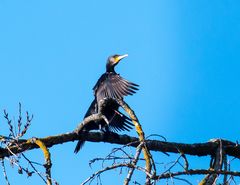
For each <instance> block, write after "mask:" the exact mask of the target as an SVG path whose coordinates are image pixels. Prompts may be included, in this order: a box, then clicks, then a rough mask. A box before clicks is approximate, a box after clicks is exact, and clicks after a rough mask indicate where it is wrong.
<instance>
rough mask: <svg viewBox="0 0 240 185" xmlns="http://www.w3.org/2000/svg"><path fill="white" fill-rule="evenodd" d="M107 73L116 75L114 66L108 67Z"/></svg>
mask: <svg viewBox="0 0 240 185" xmlns="http://www.w3.org/2000/svg"><path fill="white" fill-rule="evenodd" d="M106 72H107V73H116V72H115V70H114V67H112V66H111V67H108V66H107V68H106Z"/></svg>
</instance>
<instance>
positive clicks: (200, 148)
mask: <svg viewBox="0 0 240 185" xmlns="http://www.w3.org/2000/svg"><path fill="white" fill-rule="evenodd" d="M1 137H2V138H4V136H0V138H1ZM39 139H40V140H41V141H42V142H44V144H45V145H46V147H48V148H49V147H52V146H54V145H57V144H63V143H66V142H70V141H77V140H79V139H81V140H86V141H90V142H107V143H112V144H120V145H129V146H132V147H137V146H138V145H139V139H138V138H136V137H131V136H128V135H118V137H116V134H114V135H109V136H108V137H105V136H104V133H100V132H89V133H86V132H82V133H81V134H80V135H78V134H76V133H75V132H70V133H66V134H60V135H55V136H49V137H45V138H39ZM145 142H146V144H147V147H148V149H149V150H152V151H160V152H170V153H179V151H181V152H182V153H184V154H188V155H196V156H206V155H213V154H215V151H216V149H217V147H218V144H217V143H214V142H206V143H194V144H184V143H174V142H163V141H158V140H146V141H145ZM129 143H130V144H129ZM222 145H223V148H224V149H225V152H226V155H229V156H233V157H236V158H239V159H240V146H239V145H237V144H236V143H233V142H231V141H226V140H222ZM35 148H39V147H38V146H37V145H36V144H34V143H29V142H27V140H19V146H18V147H17V146H11V147H9V149H10V150H11V151H12V152H13V153H15V154H17V153H21V152H24V151H26V150H32V149H35ZM10 155H12V153H11V152H9V150H8V149H7V148H0V158H4V157H7V156H10Z"/></svg>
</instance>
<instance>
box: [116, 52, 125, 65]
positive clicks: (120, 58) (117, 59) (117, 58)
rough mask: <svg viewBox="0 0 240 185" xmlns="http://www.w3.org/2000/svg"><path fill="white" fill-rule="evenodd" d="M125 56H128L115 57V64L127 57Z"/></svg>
mask: <svg viewBox="0 0 240 185" xmlns="http://www.w3.org/2000/svg"><path fill="white" fill-rule="evenodd" d="M127 56H128V54H125V55H119V56H117V57H116V58H115V60H116V63H118V62H119V61H120V60H122V59H123V58H125V57H127Z"/></svg>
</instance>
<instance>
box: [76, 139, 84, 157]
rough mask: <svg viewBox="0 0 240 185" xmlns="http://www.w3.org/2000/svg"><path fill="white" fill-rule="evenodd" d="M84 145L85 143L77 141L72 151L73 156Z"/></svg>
mask: <svg viewBox="0 0 240 185" xmlns="http://www.w3.org/2000/svg"><path fill="white" fill-rule="evenodd" d="M84 143H85V141H82V140H79V141H78V143H77V145H76V147H75V149H74V153H75V154H76V153H78V152H79V150H80V149H81V148H82V147H83V145H84Z"/></svg>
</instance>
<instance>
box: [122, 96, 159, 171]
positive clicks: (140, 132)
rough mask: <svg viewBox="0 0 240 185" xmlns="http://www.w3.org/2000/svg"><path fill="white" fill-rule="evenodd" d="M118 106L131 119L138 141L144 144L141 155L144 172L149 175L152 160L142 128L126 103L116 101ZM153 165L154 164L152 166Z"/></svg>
mask: <svg viewBox="0 0 240 185" xmlns="http://www.w3.org/2000/svg"><path fill="white" fill-rule="evenodd" d="M118 103H119V105H120V106H121V107H122V108H123V109H124V110H125V111H126V112H127V113H128V115H129V117H130V118H131V119H132V122H133V124H134V126H135V129H136V132H137V134H138V137H139V141H140V143H141V142H142V143H144V144H143V149H142V150H143V155H144V159H145V161H146V171H147V172H148V173H151V171H152V164H153V159H152V156H151V154H150V152H149V150H148V148H147V146H146V144H145V136H144V132H143V129H142V126H141V125H140V123H139V121H138V118H137V116H136V115H135V113H134V111H133V110H132V109H131V108H130V107H129V106H128V104H127V103H125V102H124V101H123V100H118ZM153 165H154V164H153ZM155 173H156V172H154V173H153V174H155Z"/></svg>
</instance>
